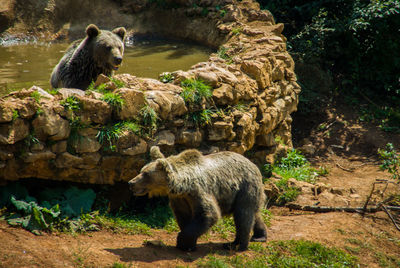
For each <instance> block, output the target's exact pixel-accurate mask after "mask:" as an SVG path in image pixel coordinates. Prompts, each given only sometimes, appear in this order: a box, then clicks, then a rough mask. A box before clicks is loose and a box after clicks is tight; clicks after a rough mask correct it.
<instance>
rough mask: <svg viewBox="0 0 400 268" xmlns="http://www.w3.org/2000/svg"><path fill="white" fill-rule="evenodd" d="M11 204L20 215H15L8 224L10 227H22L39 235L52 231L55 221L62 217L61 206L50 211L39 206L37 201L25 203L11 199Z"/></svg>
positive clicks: (56, 206)
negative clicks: (45, 231)
mask: <svg viewBox="0 0 400 268" xmlns="http://www.w3.org/2000/svg"><path fill="white" fill-rule="evenodd" d="M11 203H12V204H13V205H14V206H15V208H16V209H17V211H19V212H21V213H22V215H20V214H14V215H13V216H12V217H10V218H9V219H8V220H7V222H8V224H10V225H14V226H16V225H20V226H22V227H23V228H25V229H27V230H29V231H31V232H32V233H34V234H36V235H39V234H40V231H42V230H51V229H52V228H53V223H54V222H55V219H57V217H58V216H59V215H60V213H61V212H60V208H59V205H55V206H53V207H52V208H50V209H48V208H45V207H41V206H39V205H38V204H37V203H36V202H35V201H30V202H25V201H22V200H16V199H15V197H13V196H12V197H11Z"/></svg>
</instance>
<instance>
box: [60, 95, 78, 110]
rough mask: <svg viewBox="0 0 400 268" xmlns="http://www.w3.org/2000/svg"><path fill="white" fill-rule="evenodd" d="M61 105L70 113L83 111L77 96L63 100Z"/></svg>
mask: <svg viewBox="0 0 400 268" xmlns="http://www.w3.org/2000/svg"><path fill="white" fill-rule="evenodd" d="M60 104H61V105H62V106H64V108H65V109H66V110H68V111H78V110H80V109H81V102H80V101H79V99H78V98H77V97H75V96H69V97H67V98H66V99H63V100H61V101H60Z"/></svg>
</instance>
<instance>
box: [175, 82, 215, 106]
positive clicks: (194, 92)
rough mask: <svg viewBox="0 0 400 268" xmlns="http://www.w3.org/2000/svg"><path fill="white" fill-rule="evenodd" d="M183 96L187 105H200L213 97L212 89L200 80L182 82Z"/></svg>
mask: <svg viewBox="0 0 400 268" xmlns="http://www.w3.org/2000/svg"><path fill="white" fill-rule="evenodd" d="M181 86H182V89H183V91H182V93H181V96H182V98H183V99H184V101H185V102H186V103H198V104H199V103H200V102H201V101H202V100H203V99H209V98H211V97H212V88H211V87H210V86H209V85H207V84H205V83H204V82H203V81H202V80H198V79H185V80H183V81H182V82H181Z"/></svg>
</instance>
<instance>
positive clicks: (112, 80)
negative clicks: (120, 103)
mask: <svg viewBox="0 0 400 268" xmlns="http://www.w3.org/2000/svg"><path fill="white" fill-rule="evenodd" d="M110 81H111V82H113V83H114V85H115V86H116V87H117V88H123V87H125V86H126V85H125V83H124V82H122V81H121V80H119V79H117V78H114V77H110Z"/></svg>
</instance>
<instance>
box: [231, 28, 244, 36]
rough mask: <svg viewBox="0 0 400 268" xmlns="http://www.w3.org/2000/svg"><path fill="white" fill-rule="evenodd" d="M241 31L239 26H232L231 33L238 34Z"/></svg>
mask: <svg viewBox="0 0 400 268" xmlns="http://www.w3.org/2000/svg"><path fill="white" fill-rule="evenodd" d="M242 31H243V29H242V28H241V27H237V28H232V31H231V33H232V34H233V35H239V34H241V33H242Z"/></svg>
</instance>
